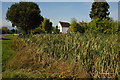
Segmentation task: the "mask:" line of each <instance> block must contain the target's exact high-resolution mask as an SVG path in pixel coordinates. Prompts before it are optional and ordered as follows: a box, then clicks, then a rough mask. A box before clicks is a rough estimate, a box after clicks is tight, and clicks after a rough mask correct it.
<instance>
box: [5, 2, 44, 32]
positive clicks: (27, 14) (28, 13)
mask: <svg viewBox="0 0 120 80" xmlns="http://www.w3.org/2000/svg"><path fill="white" fill-rule="evenodd" d="M40 12H41V11H40V9H39V6H38V5H37V4H36V3H33V2H19V3H15V4H13V5H12V6H11V7H10V8H9V9H8V11H7V14H6V17H7V20H9V21H11V23H12V24H13V25H14V26H16V27H17V28H18V29H20V30H22V31H23V32H24V33H26V34H28V33H29V32H30V31H31V30H32V29H35V28H36V27H38V26H39V25H40V24H41V21H43V17H42V16H41V15H40Z"/></svg>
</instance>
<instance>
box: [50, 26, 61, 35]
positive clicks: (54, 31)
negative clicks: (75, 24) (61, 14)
mask: <svg viewBox="0 0 120 80" xmlns="http://www.w3.org/2000/svg"><path fill="white" fill-rule="evenodd" d="M52 32H53V33H54V34H58V33H60V30H59V29H58V26H56V27H52Z"/></svg>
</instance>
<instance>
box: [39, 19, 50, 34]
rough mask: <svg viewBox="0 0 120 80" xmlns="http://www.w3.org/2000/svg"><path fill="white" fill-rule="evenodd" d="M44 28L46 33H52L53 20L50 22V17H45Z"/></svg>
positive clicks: (42, 25)
mask: <svg viewBox="0 0 120 80" xmlns="http://www.w3.org/2000/svg"><path fill="white" fill-rule="evenodd" d="M41 27H42V30H43V31H45V32H46V33H52V22H50V20H49V19H47V18H44V20H43V22H42V24H41Z"/></svg>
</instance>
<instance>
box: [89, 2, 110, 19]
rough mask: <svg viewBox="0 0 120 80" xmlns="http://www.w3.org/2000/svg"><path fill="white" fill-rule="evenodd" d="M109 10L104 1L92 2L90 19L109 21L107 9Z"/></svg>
mask: <svg viewBox="0 0 120 80" xmlns="http://www.w3.org/2000/svg"><path fill="white" fill-rule="evenodd" d="M109 8H110V6H109V4H108V3H107V2H106V1H104V2H97V1H95V2H93V4H92V8H91V11H90V14H89V16H90V18H91V19H92V20H93V19H95V18H100V20H103V19H106V18H108V19H110V18H109V14H110V12H109V11H108V9H109Z"/></svg>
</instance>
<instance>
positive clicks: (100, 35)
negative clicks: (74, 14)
mask: <svg viewBox="0 0 120 80" xmlns="http://www.w3.org/2000/svg"><path fill="white" fill-rule="evenodd" d="M108 9H109V5H108V3H107V2H100V3H98V2H94V3H93V5H92V9H91V12H90V17H91V19H92V21H90V22H83V21H82V22H77V20H76V19H72V20H71V25H70V28H69V31H70V33H66V34H62V33H61V34H58V33H59V30H58V29H57V27H56V28H55V27H52V22H50V20H49V19H47V18H44V19H43V17H41V16H40V15H39V13H40V10H39V7H38V5H37V4H36V3H33V2H20V3H15V4H13V5H12V6H11V7H10V8H9V9H8V12H7V19H8V20H10V21H11V22H12V24H13V26H17V28H18V29H22V30H23V31H24V32H25V33H26V34H27V33H32V34H31V35H25V36H20V37H13V36H11V35H9V36H7V37H6V38H10V40H2V41H3V43H2V44H3V60H2V62H3V73H2V77H3V78H120V75H119V74H118V71H119V65H118V62H119V61H118V56H119V55H118V50H119V47H120V45H119V43H118V42H119V39H118V34H120V33H119V31H120V25H118V24H120V23H119V22H116V21H113V20H112V19H110V18H109V17H108V15H109V12H108ZM26 14H27V15H26ZM18 15H19V16H18ZM13 32H14V30H13ZM71 32H72V33H71ZM41 33H45V34H41ZM51 33H55V34H51ZM14 38H15V39H14ZM13 39H14V41H13ZM15 53H16V54H15Z"/></svg>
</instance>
